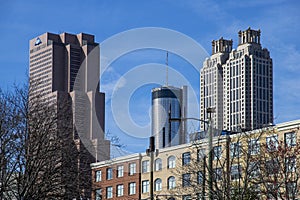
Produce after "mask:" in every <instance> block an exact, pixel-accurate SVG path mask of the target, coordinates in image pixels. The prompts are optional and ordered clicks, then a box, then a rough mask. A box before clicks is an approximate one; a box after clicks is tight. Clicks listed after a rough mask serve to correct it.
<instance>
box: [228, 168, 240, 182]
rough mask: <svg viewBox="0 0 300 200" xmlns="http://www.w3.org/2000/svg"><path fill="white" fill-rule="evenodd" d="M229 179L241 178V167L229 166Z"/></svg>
mask: <svg viewBox="0 0 300 200" xmlns="http://www.w3.org/2000/svg"><path fill="white" fill-rule="evenodd" d="M230 177H231V180H236V179H239V178H241V166H240V165H233V166H231V171H230Z"/></svg>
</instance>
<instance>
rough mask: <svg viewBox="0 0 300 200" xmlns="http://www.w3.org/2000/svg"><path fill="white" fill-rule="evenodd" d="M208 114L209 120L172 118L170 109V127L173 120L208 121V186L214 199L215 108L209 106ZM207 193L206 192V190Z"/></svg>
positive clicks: (210, 195) (210, 197) (210, 196)
mask: <svg viewBox="0 0 300 200" xmlns="http://www.w3.org/2000/svg"><path fill="white" fill-rule="evenodd" d="M206 112H207V114H209V118H208V120H203V119H198V118H194V117H185V118H171V113H170V111H169V127H171V125H170V124H171V121H186V120H196V121H200V122H203V123H206V124H207V126H208V133H207V134H208V188H209V199H213V196H212V190H213V181H212V180H213V167H212V166H213V152H212V138H213V130H212V117H211V114H212V113H214V112H215V108H212V107H210V108H207V110H206ZM204 193H205V192H204ZM204 193H203V194H204Z"/></svg>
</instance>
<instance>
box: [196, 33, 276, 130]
mask: <svg viewBox="0 0 300 200" xmlns="http://www.w3.org/2000/svg"><path fill="white" fill-rule="evenodd" d="M260 33H261V32H260V30H252V29H250V28H248V29H247V30H245V31H239V43H238V47H237V49H236V50H234V49H232V41H231V40H224V39H223V38H221V39H220V40H217V41H213V45H212V47H213V50H212V55H211V57H210V58H208V59H206V60H205V62H204V64H203V68H202V69H201V77H200V79H201V86H200V88H201V100H200V101H201V118H202V119H207V118H208V116H207V114H206V109H207V108H208V107H215V108H216V112H215V113H214V114H213V115H212V119H213V124H214V126H215V127H216V128H218V129H223V130H229V131H240V130H253V129H258V128H262V127H264V126H268V125H269V124H273V63H272V59H271V57H270V53H269V51H268V50H267V49H266V48H262V46H261V43H260ZM202 128H204V125H202Z"/></svg>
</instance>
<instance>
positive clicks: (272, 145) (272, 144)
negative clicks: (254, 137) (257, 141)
mask: <svg viewBox="0 0 300 200" xmlns="http://www.w3.org/2000/svg"><path fill="white" fill-rule="evenodd" d="M266 143H267V148H268V151H275V150H277V148H278V136H277V135H272V136H269V137H267V138H266Z"/></svg>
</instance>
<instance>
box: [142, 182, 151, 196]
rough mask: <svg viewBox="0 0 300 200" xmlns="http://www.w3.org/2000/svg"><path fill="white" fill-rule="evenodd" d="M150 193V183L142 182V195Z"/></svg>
mask: <svg viewBox="0 0 300 200" xmlns="http://www.w3.org/2000/svg"><path fill="white" fill-rule="evenodd" d="M146 192H149V181H148V180H147V181H142V193H146Z"/></svg>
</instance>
